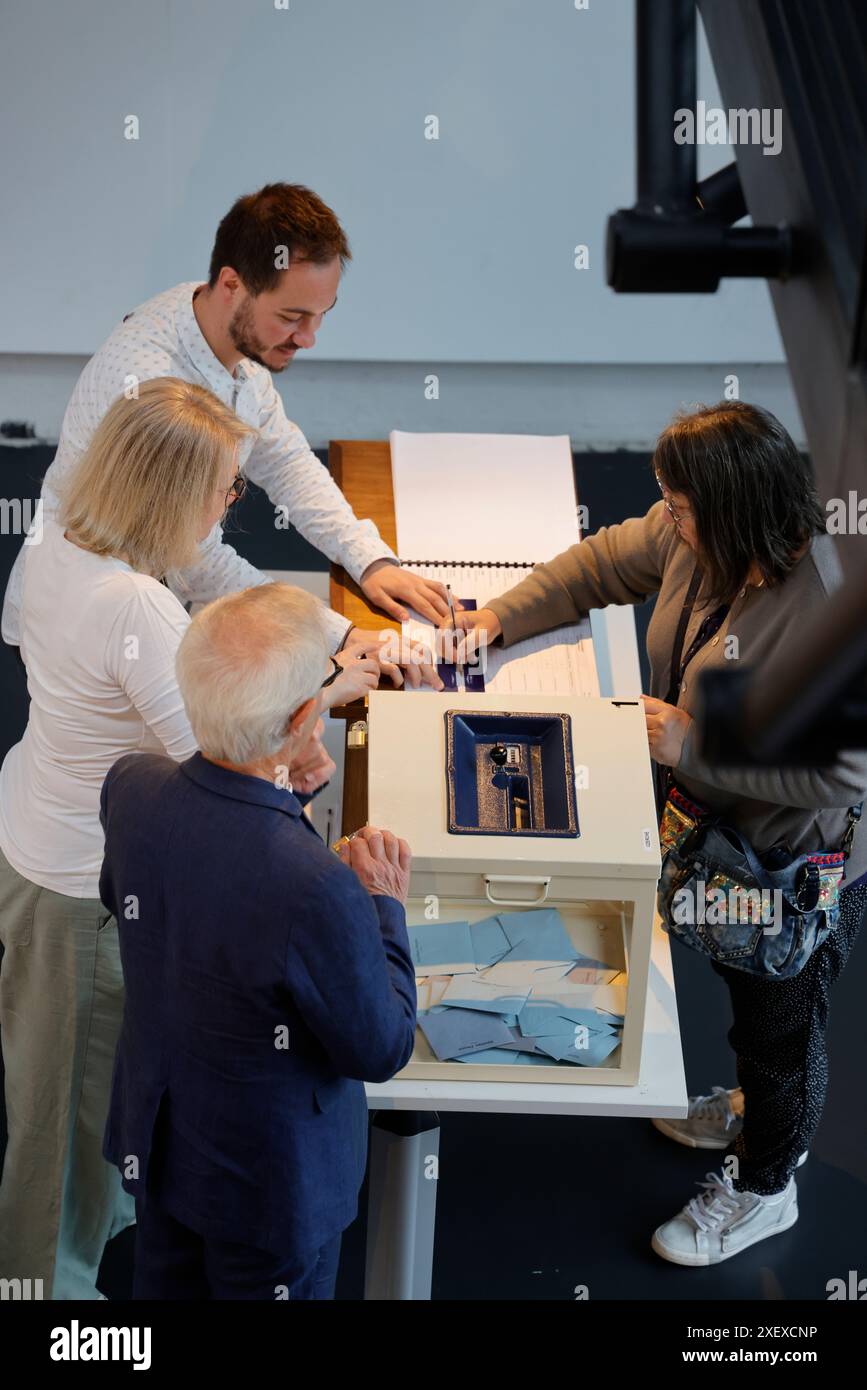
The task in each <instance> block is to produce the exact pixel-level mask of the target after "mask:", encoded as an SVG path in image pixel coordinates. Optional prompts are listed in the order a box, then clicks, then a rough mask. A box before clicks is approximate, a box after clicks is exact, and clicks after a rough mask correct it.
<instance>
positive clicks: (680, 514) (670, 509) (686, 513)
mask: <svg viewBox="0 0 867 1390" xmlns="http://www.w3.org/2000/svg"><path fill="white" fill-rule="evenodd" d="M656 484H657V487H658V488H659V490H660V492H661V493H662V500H663V502H664V503H665V506H666V510H667V511H668V514H669V516H670V517H671V519H672V521H680V520H681V518H682V517H684V516H690V515H691V513H690V509H689V507H684V508H683V510H682V511H680V512H677V511H675V509H674V507H673V506H672V505H671V503H670V502H669V500H668V498H667V497H666V495H665V491H664V489H663V486H662V483H661V482H660V481H659V479H658V478H657V480H656Z"/></svg>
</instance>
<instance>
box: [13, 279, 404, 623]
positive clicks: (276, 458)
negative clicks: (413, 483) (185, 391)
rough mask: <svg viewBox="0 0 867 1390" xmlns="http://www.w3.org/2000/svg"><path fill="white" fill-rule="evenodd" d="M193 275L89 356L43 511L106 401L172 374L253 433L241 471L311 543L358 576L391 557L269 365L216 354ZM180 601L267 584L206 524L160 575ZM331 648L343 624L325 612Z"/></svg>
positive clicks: (17, 578)
mask: <svg viewBox="0 0 867 1390" xmlns="http://www.w3.org/2000/svg"><path fill="white" fill-rule="evenodd" d="M198 288H199V282H198V281H190V282H189V283H187V284H183V285H176V286H175V287H174V288H173V289H170V290H165V291H164V292H163V293H162V294H158V295H156V296H155V297H154V298H153V299H149V300H147V302H146V303H144V304H142V305H140V306H139V308H138V309H134V310H133V312H132V313H130V314H127V315H126V316H125V318H124V319H123V321H122V322H121V323H119V324H118V326H117V327H116V328H115V330H114V332H113V333H112V334H111V335H110V336H109V337H108V338H107V339H106V341H105V342H104V343H103V345H102V347H101V348H99V350H98V351H97V352H96V353H95V354H94V356H93V357H92V358H91V359H90V361H89V362H88V364H87V366H86V367H85V368H84V371H83V372H82V373H81V376H80V377H79V378H78V381H77V383H76V386H75V390H74V391H73V393H72V396H71V398H70V401H69V405H68V406H67V408H66V414H65V415H64V417H63V425H62V428H61V431H60V441H59V443H58V446H57V453H56V455H55V457H54V460H53V462H52V464H51V467H50V468H49V469H48V472H47V473H46V475H45V479H44V481H43V485H42V500H43V515H44V516H45V517H51V516H53V515H55V514H56V511H57V506H58V496H57V485H58V483H59V481H60V479H61V478H62V477H63V475H64V474H65V473H66V472H67V471H68V470H69V469H70V468H71V467H72V466H73V464H75V463H76V462H77V461H78V459H79V458H80V457H81V455H82V453H83V452H84V450H85V448H86V447H87V445H88V443H89V441H90V437H91V435H92V434H93V431H94V430H95V429H96V426H97V425H98V424H99V421H100V420H101V419H102V417H103V415H104V414H105V412H106V411H107V410H108V408H109V406H110V405H111V404H112V403H113V402H114V401H115V400H117V399H118V397H119V396H122V395H123V394H124V392H125V391H128V390H130V389H131V388H133V387H134V386H135V384H136V383H137V382H138V383H140V382H143V381H150V380H152V379H153V378H154V377H162V376H176V377H180V378H181V380H183V381H192V382H195V383H196V384H197V385H199V386H205V387H207V388H208V390H210V391H213V393H214V395H215V396H217V397H218V398H219V399H220V400H221V401H222V402H223V404H224V405H227V406H229V408H230V409H231V410H234V411H235V413H236V414H237V415H238V416H239V417H240V418H241V419H242V420H243V421H244V422H245V423H246V424H248V425H252V426H253V427H254V428H255V429H256V430H257V431H258V435H257V437H256V438H255V439H254V440H253V441H252V442H249V443H247V444H246V445H245V446H242V448H241V450H240V453H239V462H240V466H241V468H242V471H243V472H244V473H245V474H246V475H247V476H248V477H249V478H251V479H252V481H253V482H254V483H257V484H258V485H259V486H260V487H262V488H264V490H265V492H267V494H268V496H269V498H270V499H271V501H272V502H273V503H274V505H275V507H278V506H279V507H283V508H285V509H286V512H285V515H286V516H288V519H289V520H290V521H291V522H292V524H293V526H295V527H297V529H298V530H299V531H300V532H301V534H302V536H304V537H305V538H306V539H307V540H308V541H310V543H311V544H312V545H315V546H316V547H317V548H318V549H319V550H321V551H323V552H324V554H325V555H327V556H328V558H329V559H330V560H333V561H335V562H336V563H337V564H341V565H343V567H344V569H346V570H347V571H348V573H349V574H350V575H351V576H352V578H353V579H355V580H356V581H358V580H360V578H361V576H362V574H363V573H364V571H365V570H366V569H367V567H368V565H371V564H373V562H374V560H381V559H388V560H391V561H394V562H395V563H397V557H396V556H395V554H394V552H393V551H392V550H390V549H389V547H388V546H387V545H386V544H385V542H384V541H383V539H382V537H381V536H380V534H379V532H378V531H377V529H376V527H375V525H374V524H373V522H372V521H365V520H359V518H358V517H357V516H356V515H355V513H354V512H353V510H352V508H351V507H350V505H349V503H348V502H347V501H346V498H345V497H344V496H343V493H342V492H341V491H340V489H339V488H338V487H337V485H336V484H335V483H334V481H333V480H332V478H331V475H330V473H329V472H328V470H327V468H325V467H323V465H322V464H321V463H320V462H319V460H318V459H317V457H316V455H315V454H314V453H313V451H312V449H311V448H310V445H309V444H308V443H307V440H306V439H305V438H304V435H303V434H302V433H301V430H300V429H299V428H298V426H297V425H294V424H293V423H292V422H291V421H290V420H288V419H287V418H286V412H285V411H284V409H283V402H282V401H281V399H280V397H279V395H278V394H277V391H276V389H275V387H274V383H273V381H272V379H271V373H270V372H269V371H268V370H267V369H266V368H265V367H262V366H259V364H258V363H255V362H251V361H250V360H249V359H247V358H244V359H243V360H242V361H241V362H239V363H238V366H237V367H236V368H235V371H234V374H233V373H231V372H229V371H227V370H226V368H225V367H224V366H223V364H222V363H221V362H220V361H219V360H218V359H217V358H216V357H215V356H214V354H213V352H212V351H211V349H210V347H209V346H208V344H207V342H206V341H205V339H204V337H203V336H202V331H201V329H200V328H199V325H198V322H197V321H196V316H195V313H194V312H193V294H194V292H195V290H196V289H198ZM24 556H25V551H24V550H23V549H22V551H21V552H20V553H19V555H18V558H17V560H16V562H15V565H14V567H13V569H12V573H11V575H10V577H9V583H8V585H7V589H6V597H5V601H4V604H3V622H2V632H3V640H4V641H5V642H11V643H16V642H18V641H19V630H20V616H19V609H20V605H21V582H22V570H23V565H24ZM167 581H168V583H169V586H170V588H171V589H172V591H173V593H175V594H177V596H178V597H179V598H180V599H181V601H182V602H184V603H187V602H189V601H193V602H207V601H209V600H210V599H213V598H217V597H218V596H219V595H220V594H227V593H232V592H234V591H235V590H237V589H246V588H249V587H250V586H251V585H254V584H266V583H268V577H267V575H264V574H263V573H262V572H261V570H258V569H256V568H255V566H253V565H251V564H249V563H248V561H246V560H244V559H242V557H241V556H240V555H239V554H238V553H237V551H236V550H234V549H233V548H232V546H230V545H227V544H226V542H225V541H224V539H223V532H222V528H221V527H220V526H219V525H217V526H215V527H214V529H213V531H212V532H211V534H210V535H209V536H208V539H207V540H206V541H204V542H203V544H202V547H201V558H200V560H199V561H198V562H197V563H196V564H195V565H194V566H192V567H191V568H190V569H187V570H183V571H175V572H173V573H172V574H170V575H168V576H167ZM326 617H327V621H328V628H329V634H330V636H331V638H332V646H333V648H336V647H337V646H338V645H339V644H340V642H341V641H342V640H343V638H344V637H345V635H346V632H347V630H348V628H349V627H350V623H349V622H348V620H347V619H345V618H342V617H341V616H340V615H339V614H337V613H335V612H333V611H332V610H331V609H328V610H327V613H326Z"/></svg>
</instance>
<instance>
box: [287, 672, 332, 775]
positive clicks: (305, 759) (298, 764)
mask: <svg viewBox="0 0 867 1390" xmlns="http://www.w3.org/2000/svg"><path fill="white" fill-rule="evenodd" d="M336 684H337V682H336V681H335V685H336ZM324 728H325V725H324V724H323V723H322V720H321V719H320V720H319V721H318V722H317V724H316V728H315V729H314V730H313V735H312V737H311V739H310V742H309V743H308V744H307V745H306V747H305V749H304V751H303V753H302V754H301V755H300V757H299V758H297V759H296V760H295V762H294V763H291V764H290V766H289V781H290V782H291V783H292V790H293V791H295V792H303V793H304V794H305V795H309V794H310V793H312V792H315V791H318V790H319V788H320V787H323V786H324V785H325V783H326V782H330V781H331V778H332V777H333V776H334V774H335V772H336V771H337V768H336V767H335V765H334V763H333V761H332V759H331V758H330V756H329V754H328V750H327V749H326V748H325V745H324V744H323V742H322V733H323V730H324Z"/></svg>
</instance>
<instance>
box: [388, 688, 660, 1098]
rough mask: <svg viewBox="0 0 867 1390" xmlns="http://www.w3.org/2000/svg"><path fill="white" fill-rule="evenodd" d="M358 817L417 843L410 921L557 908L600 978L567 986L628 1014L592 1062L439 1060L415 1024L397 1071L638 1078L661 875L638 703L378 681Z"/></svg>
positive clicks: (612, 1080)
mask: <svg viewBox="0 0 867 1390" xmlns="http://www.w3.org/2000/svg"><path fill="white" fill-rule="evenodd" d="M498 777H499V778H500V779H501V781H500V784H499V785H497V782H496V780H495V779H496V778H498ZM368 820H369V822H370V824H372V825H379V826H384V827H385V828H387V829H389V830H391V831H393V832H394V834H396V835H399V836H400V837H401V838H403V839H405V840H407V841H408V843H409V845H410V847H411V849H412V851H413V868H412V880H411V897H410V900H409V903H408V905H407V920H408V921H409V922H410V923H411V924H422V923H425V924H427V925H433V926H434V927H435V926H436V924H438V923H454V922H469V923H471V924H472V923H475V922H479V921H481V920H482V919H486V918H489V917H491V916H492V915H494V914H496V913H497V912H498V909H499V910H503V911H505V910H508V913H509V914H514V913H516V912H522V911H527V912H531V911H533V910H538V909H539V908H540V907H541V905H542V904H544V906H545V908H551V907H556V908H557V910H558V912H559V914H560V918H561V919H562V924H563V927H564V929H565V932H566V934H567V936H568V938H569V940H570V942H571V943H572V944H573V946H574V947H575V948H576V950H577V951H578V952H580V954H581V956H582V957H587V958H589V959H590V960H591V961H595V962H598V963H600V964H601V965H602V966H604V967H605V968H606V972H607V976H610V983H606V984H605V985H600V986H599V992H597V991H596V990H595V988H594V987H592V986H590V985H586V986H585V985H584V984H583V983H582V984H581V985H580V986H579V985H576V986H575V990H576V991H577V993H576V997H577V995H578V994H579V993H580V992H581V991H582V990H584V992H585V994H586V997H587V999H588V1001H589V1000H590V999H591V997H592V999H593V1000H594V1002H595V1006H596V1007H597V1008H602V1009H605V1010H608V1011H610V1013H611V1014H612V1015H618V1016H619V1015H622V1019H623V1023H622V1033H621V1034H620V1043H619V1045H618V1046H617V1047H616V1049H615V1050H614V1051H613V1052H612V1053H611V1054H610V1055H609V1056H608V1057H607V1058H606V1059H605V1061H604V1063H603V1064H602V1065H599V1066H591V1065H564V1064H562V1063H560V1064H558V1063H557V1062H556V1061H555V1060H553V1059H552V1060H550V1064H548V1063H547V1062H546V1061H544V1060H540V1061H539V1062H538V1063H537V1064H535V1065H521V1066H517V1065H499V1064H498V1063H497V1062H494V1063H486V1064H482V1063H481V1062H479V1063H473V1061H472V1060H471V1058H468V1059H467V1060H463V1061H457V1060H449V1061H440V1060H438V1059H437V1057H436V1056H435V1055H434V1053H433V1052H432V1051H431V1049H430V1047H429V1046H428V1043H427V1040H426V1038H425V1037H424V1036H423V1034H422V1033H421V1032H420V1031H418V1032H417V1035H416V1047H415V1051H414V1053H413V1056H412V1058H411V1060H410V1062H409V1064H408V1066H407V1067H406V1068H405V1070H404V1071H403V1072H402V1073H401V1074H400V1075H401V1076H402V1077H409V1076H412V1077H416V1078H425V1079H434V1078H441V1079H459V1078H461V1077H463V1078H470V1077H471V1078H472V1079H474V1080H476V1081H511V1082H513V1083H514V1082H516V1081H520V1082H522V1083H524V1082H527V1083H528V1084H532V1083H534V1082H540V1081H545V1082H549V1083H550V1082H552V1081H556V1082H562V1083H564V1084H573V1085H582V1084H583V1085H588V1084H594V1083H596V1084H605V1085H612V1084H621V1085H634V1084H636V1083H637V1081H638V1076H639V1068H640V1063H641V1039H642V1034H643V1029H644V1015H645V1008H646V1000H647V983H648V972H649V965H650V947H651V938H652V931H653V919H654V910H655V898H656V884H657V880H658V878H659V873H660V853H659V839H658V834H657V822H656V809H655V804H654V796H653V783H652V776H651V764H650V755H649V750H648V745H647V733H646V725H645V717H644V710H643V707H642V706H641V704H640V702H636V703H634V704H633V703H628V702H624V701H614V700H607V699H598V698H592V697H587V696H575V695H566V696H563V695H468V694H466V693H465V692H457V693H455V692H451V693H443V694H437V693H433V692H430V691H424V692H418V693H414V694H412V695H408V694H406V693H403V692H397V691H394V692H393V691H387V690H382V691H374V692H372V693H371V695H370V696H369V699H368ZM590 973H591V972H589V971H583V972H582V971H576V974H577V975H579V976H580V978H581V979H582V981H583V978H584V976H586V975H588V974H590ZM567 987H568V989H571V988H572V984H571V982H568V985H567V982H564V983H563V985H561V986H560V987H559V988H560V992H562V991H564V990H566V989H567ZM554 989H555V987H554V986H552V991H553V990H554ZM598 1001H601V1002H598ZM617 1002H619V1003H621V1004H622V1007H620V1008H615V1007H614V1004H615V1003H617Z"/></svg>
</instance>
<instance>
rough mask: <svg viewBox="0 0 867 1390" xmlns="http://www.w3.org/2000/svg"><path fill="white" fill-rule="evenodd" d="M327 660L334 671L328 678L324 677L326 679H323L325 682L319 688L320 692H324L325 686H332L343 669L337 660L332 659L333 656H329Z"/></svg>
mask: <svg viewBox="0 0 867 1390" xmlns="http://www.w3.org/2000/svg"><path fill="white" fill-rule="evenodd" d="M328 659H329V661H330V662H331V665H332V666H333V667H334V670H333V671H332V672H331V675H330V676H326V677H325V680H324V681H323V682H322V685H321V686H320V687H319V688H320V690H325V689H326V687H327V686H329V685H333V684H334V682H335V681H336V680H337V677H338V676H341V675H342V674H343V667H342V666H341V664H340V662H339V661H338V660H337V658H336V657H334V656H331V657H329V658H328Z"/></svg>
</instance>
